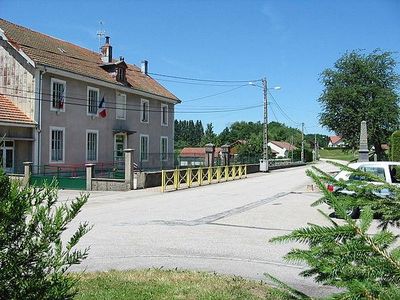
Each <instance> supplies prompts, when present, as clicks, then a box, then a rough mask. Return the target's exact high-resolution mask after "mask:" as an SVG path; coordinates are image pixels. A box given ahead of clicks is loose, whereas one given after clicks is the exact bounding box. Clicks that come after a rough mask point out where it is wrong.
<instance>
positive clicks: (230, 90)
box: [184, 84, 249, 103]
mask: <svg viewBox="0 0 400 300" xmlns="http://www.w3.org/2000/svg"><path fill="white" fill-rule="evenodd" d="M244 86H249V85H248V84H243V85H240V86H238V87H235V88H233V89H229V90H226V91H223V92H219V93H215V94H211V95H207V96H203V97H198V98H193V99H189V100H186V101H184V102H185V103H187V102H192V101H197V100H202V99H206V98H211V97H214V96H218V95H222V94H226V93H229V92H232V91H235V90H238V89H240V88H242V87H244Z"/></svg>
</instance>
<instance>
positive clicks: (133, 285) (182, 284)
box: [74, 269, 275, 300]
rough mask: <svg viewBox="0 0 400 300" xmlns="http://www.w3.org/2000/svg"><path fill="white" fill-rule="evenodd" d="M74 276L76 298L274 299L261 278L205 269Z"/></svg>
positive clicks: (82, 299) (99, 299)
mask: <svg viewBox="0 0 400 300" xmlns="http://www.w3.org/2000/svg"><path fill="white" fill-rule="evenodd" d="M74 276H75V275H74ZM77 276H79V277H80V281H79V283H78V290H79V294H78V295H77V296H76V298H75V299H77V300H89V299H93V300H94V299H96V300H102V299H104V300H105V299H107V300H108V299H115V300H118V299H124V300H129V299H132V300H133V299H135V300H149V299H165V300H167V299H204V300H205V299H207V300H214V299H215V300H217V299H218V300H224V299H226V300H228V299H229V300H231V299H243V300H252V299H275V298H274V297H272V296H271V297H269V296H268V295H271V293H272V290H273V289H272V288H270V287H268V285H266V284H265V283H263V282H260V281H250V280H245V279H243V278H241V277H231V276H223V275H216V274H210V273H205V272H192V271H176V270H160V269H147V270H134V271H109V272H96V273H86V274H83V275H77Z"/></svg>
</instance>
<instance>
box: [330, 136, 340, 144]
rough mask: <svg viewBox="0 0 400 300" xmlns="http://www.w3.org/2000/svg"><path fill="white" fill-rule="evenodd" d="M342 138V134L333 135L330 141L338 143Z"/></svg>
mask: <svg viewBox="0 0 400 300" xmlns="http://www.w3.org/2000/svg"><path fill="white" fill-rule="evenodd" d="M341 139H342V137H341V136H340V135H332V136H330V137H329V141H330V142H331V143H332V144H336V143H338V142H340V140H341Z"/></svg>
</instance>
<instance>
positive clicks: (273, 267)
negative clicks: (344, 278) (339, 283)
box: [59, 162, 333, 296]
mask: <svg viewBox="0 0 400 300" xmlns="http://www.w3.org/2000/svg"><path fill="white" fill-rule="evenodd" d="M319 166H320V167H322V168H324V169H325V170H330V169H332V168H333V167H332V166H330V165H327V164H326V163H324V162H321V163H320V164H319ZM305 170H306V167H297V168H292V169H285V170H276V171H273V172H271V173H268V174H262V173H259V174H253V175H250V176H249V177H248V178H247V179H242V180H237V181H232V182H227V183H221V184H215V185H210V186H203V187H198V188H192V189H187V190H182V191H176V192H168V193H164V194H162V193H160V192H159V189H147V190H138V191H130V192H93V193H91V197H90V199H89V202H88V204H87V205H86V206H85V207H84V209H83V211H82V213H81V214H80V215H79V216H78V217H79V220H82V221H89V222H90V223H91V224H94V228H93V230H92V231H91V232H90V233H88V234H87V236H86V237H85V238H84V239H83V240H82V241H81V243H80V247H81V248H83V247H85V246H90V247H91V250H90V254H89V257H88V259H86V260H85V261H84V263H82V265H80V266H78V267H77V268H75V270H83V269H87V270H88V271H94V270H109V269H136V268H149V267H164V268H179V269H192V270H204V271H215V272H217V273H225V274H234V275H238V276H243V277H247V278H252V279H258V280H264V279H265V276H264V275H263V274H264V273H265V272H268V273H270V274H272V275H273V276H276V277H278V278H280V279H281V280H283V281H284V282H286V283H288V284H289V285H292V286H295V287H296V288H299V289H301V290H302V291H305V292H307V293H308V294H311V295H314V296H317V295H323V294H327V293H331V292H332V291H333V289H332V288H329V287H322V286H318V285H316V284H315V283H314V282H313V281H312V280H310V279H304V278H302V277H300V276H298V273H299V272H301V271H302V270H304V266H302V265H298V264H293V263H288V262H286V261H284V260H283V259H282V257H283V256H284V255H285V254H286V253H287V252H288V251H289V250H290V249H291V248H292V247H293V246H295V245H294V244H271V243H269V242H268V240H269V239H270V238H272V237H275V236H279V235H282V234H286V233H288V232H290V231H291V230H293V229H295V228H298V227H301V226H306V224H307V222H312V223H318V224H322V223H326V222H327V221H326V220H325V219H324V218H323V217H322V216H321V215H320V214H319V213H318V212H317V210H316V209H315V208H311V207H310V204H311V203H312V202H314V201H315V200H317V199H318V198H319V197H320V195H319V193H317V192H314V191H310V189H307V185H311V180H310V179H309V178H308V177H307V176H306V175H305ZM76 194H77V193H76V192H74V191H60V193H59V195H60V200H63V201H65V200H67V199H71V198H72V197H74V196H75V195H76ZM326 210H327V208H326ZM296 246H298V245H296ZM300 246H301V245H300Z"/></svg>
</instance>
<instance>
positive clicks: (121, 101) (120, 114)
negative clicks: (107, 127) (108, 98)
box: [115, 93, 126, 120]
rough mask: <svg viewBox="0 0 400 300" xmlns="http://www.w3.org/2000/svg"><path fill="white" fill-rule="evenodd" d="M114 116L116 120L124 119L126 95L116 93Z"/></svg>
mask: <svg viewBox="0 0 400 300" xmlns="http://www.w3.org/2000/svg"><path fill="white" fill-rule="evenodd" d="M115 114H116V118H117V119H118V120H125V119H126V95H125V94H120V93H117V100H116V110H115Z"/></svg>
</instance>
